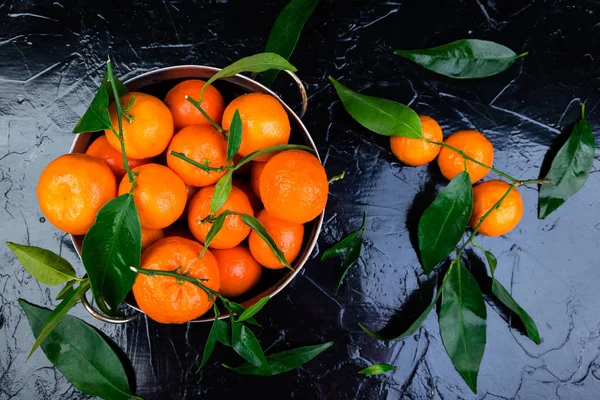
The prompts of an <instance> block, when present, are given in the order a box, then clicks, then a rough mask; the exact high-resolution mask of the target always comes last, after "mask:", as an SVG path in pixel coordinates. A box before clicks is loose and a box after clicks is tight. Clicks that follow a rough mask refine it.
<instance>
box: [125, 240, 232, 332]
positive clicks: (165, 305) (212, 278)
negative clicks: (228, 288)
mask: <svg viewBox="0 0 600 400" xmlns="http://www.w3.org/2000/svg"><path fill="white" fill-rule="evenodd" d="M202 249H203V247H202V245H201V244H200V243H198V242H195V241H193V240H188V239H184V238H181V237H168V238H164V239H161V240H159V241H158V242H156V243H154V244H153V245H152V246H150V247H149V248H148V249H147V250H146V251H144V252H143V253H142V260H141V265H140V268H142V269H149V270H159V271H174V270H175V269H177V273H178V274H181V275H185V276H188V277H191V278H198V279H207V280H206V281H203V282H202V283H203V284H204V285H205V286H207V287H208V288H210V289H212V290H219V287H220V279H219V267H218V265H217V260H216V259H215V257H214V256H213V255H212V253H211V252H210V251H206V252H205V253H204V256H203V257H202V258H200V257H199V256H200V252H201V251H202ZM133 295H134V296H135V300H136V302H137V304H138V306H139V307H140V309H141V310H142V311H143V312H145V313H146V315H148V317H150V318H152V319H153V320H155V321H156V322H160V323H163V324H183V323H185V322H188V321H191V320H193V319H196V318H198V317H200V316H201V315H202V314H204V313H205V312H206V311H208V310H209V309H210V308H211V307H212V302H211V300H210V298H209V297H208V295H207V294H206V292H204V291H203V290H202V289H200V288H199V287H198V286H196V285H194V284H193V283H191V282H187V281H183V282H181V283H178V282H177V278H173V277H170V276H159V275H156V276H153V277H152V276H146V275H142V274H138V276H137V278H136V279H135V283H134V284H133Z"/></svg>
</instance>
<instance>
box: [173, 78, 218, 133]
mask: <svg viewBox="0 0 600 400" xmlns="http://www.w3.org/2000/svg"><path fill="white" fill-rule="evenodd" d="M205 83H206V82H204V81H202V80H200V79H188V80H187V81H183V82H181V83H178V84H177V85H175V87H173V89H171V90H169V93H167V96H166V97H165V104H166V105H167V107H169V110H171V114H173V122H174V123H175V130H180V129H181V128H184V127H186V126H190V125H211V123H210V122H209V121H208V120H207V119H206V118H204V115H202V113H201V112H200V111H198V109H197V108H196V107H194V105H193V104H192V103H190V102H189V101H187V100H186V98H185V96H189V97H190V98H192V99H193V100H196V101H200V91H201V90H202V87H203V86H204V84H205ZM200 107H202V109H203V110H204V111H205V112H206V114H208V116H209V117H210V118H211V119H212V120H213V121H215V122H216V123H217V124H219V125H220V124H221V118H222V117H223V109H224V108H225V102H224V101H223V96H221V93H219V91H218V90H217V88H215V87H214V86H213V85H210V86H208V87H207V88H206V90H205V91H204V95H203V96H202V104H201V105H200ZM211 126H212V125H211Z"/></svg>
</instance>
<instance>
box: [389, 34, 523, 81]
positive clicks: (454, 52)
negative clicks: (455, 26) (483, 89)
mask: <svg viewBox="0 0 600 400" xmlns="http://www.w3.org/2000/svg"><path fill="white" fill-rule="evenodd" d="M394 54H397V55H399V56H402V57H404V58H407V59H409V60H411V61H413V62H415V63H417V64H419V65H420V66H422V67H425V68H427V69H428V70H430V71H433V72H437V73H438V74H442V75H445V76H449V77H450V78H456V79H472V78H485V77H487V76H492V75H496V74H499V73H500V72H502V71H504V70H505V69H507V68H508V67H510V66H511V65H512V64H513V63H514V62H515V60H516V59H517V58H520V57H523V56H525V55H527V53H523V54H519V55H517V54H515V52H514V51H512V50H511V49H509V48H508V47H506V46H502V45H501V44H498V43H494V42H490V41H487V40H478V39H462V40H457V41H456V42H452V43H448V44H445V45H442V46H438V47H431V48H429V49H419V50H396V51H395V52H394Z"/></svg>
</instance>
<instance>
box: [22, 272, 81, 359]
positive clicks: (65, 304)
mask: <svg viewBox="0 0 600 400" xmlns="http://www.w3.org/2000/svg"><path fill="white" fill-rule="evenodd" d="M89 287H90V283H89V281H87V280H85V281H84V282H83V283H82V284H81V285H79V287H78V288H77V289H75V290H71V291H70V292H69V293H67V294H66V295H65V298H64V300H63V301H61V302H60V304H59V305H58V306H57V307H56V308H55V309H54V311H52V313H50V316H49V317H48V319H47V320H46V322H44V325H43V326H42V328H41V329H40V332H39V333H38V334H37V335H36V336H37V338H36V340H35V342H34V343H33V346H31V350H29V354H28V355H27V360H28V359H29V357H31V355H32V354H33V352H34V351H35V350H36V349H37V348H38V346H39V345H40V344H42V343H43V342H44V340H46V338H47V337H48V335H49V334H50V333H52V331H53V330H54V328H56V326H57V325H58V324H59V323H60V321H61V320H62V319H63V318H64V317H65V315H67V313H68V312H69V310H71V308H73V306H74V305H75V304H77V302H78V301H79V300H80V299H81V297H82V296H83V295H84V294H85V292H86V290H88V288H89Z"/></svg>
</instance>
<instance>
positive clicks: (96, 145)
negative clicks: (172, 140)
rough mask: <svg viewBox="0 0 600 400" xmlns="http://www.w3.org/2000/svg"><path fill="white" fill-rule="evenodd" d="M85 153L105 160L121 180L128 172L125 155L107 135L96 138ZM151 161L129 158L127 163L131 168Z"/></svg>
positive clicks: (148, 159) (149, 159)
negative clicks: (124, 160) (116, 148)
mask: <svg viewBox="0 0 600 400" xmlns="http://www.w3.org/2000/svg"><path fill="white" fill-rule="evenodd" d="M85 154H89V155H90V156H93V157H96V158H100V159H101V160H103V161H104V162H105V163H106V165H108V168H110V170H111V171H112V173H113V174H115V177H116V178H117V180H121V178H123V177H124V176H125V174H126V173H127V171H126V170H125V167H124V166H123V156H122V155H121V153H120V152H118V151H117V150H115V149H114V148H113V147H112V146H111V145H110V144H109V143H108V139H106V136H100V137H99V138H98V139H96V140H94V142H93V143H92V144H91V145H90V147H88V149H87V150H86V152H85ZM151 162H152V159H151V158H141V159H136V158H128V159H127V165H129V168H131V169H133V168H135V167H139V166H140V165H144V164H148V163H151Z"/></svg>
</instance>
